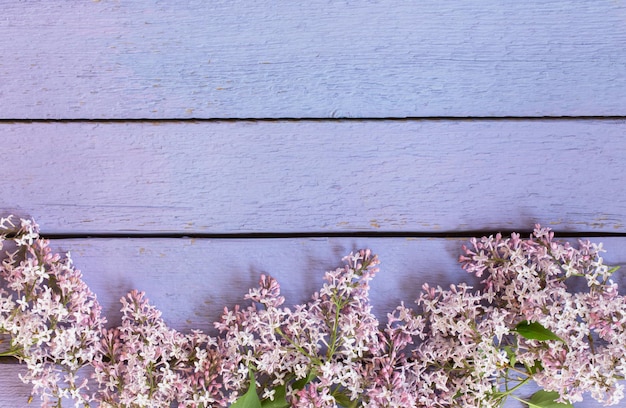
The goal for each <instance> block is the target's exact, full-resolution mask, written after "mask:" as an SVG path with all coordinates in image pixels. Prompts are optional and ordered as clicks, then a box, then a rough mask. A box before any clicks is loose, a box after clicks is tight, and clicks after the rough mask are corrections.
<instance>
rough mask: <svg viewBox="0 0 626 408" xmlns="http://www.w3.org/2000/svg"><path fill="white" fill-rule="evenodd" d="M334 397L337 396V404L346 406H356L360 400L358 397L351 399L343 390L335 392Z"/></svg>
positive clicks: (352, 407)
mask: <svg viewBox="0 0 626 408" xmlns="http://www.w3.org/2000/svg"><path fill="white" fill-rule="evenodd" d="M333 397H335V401H337V404H339V405H341V406H342V407H345V408H356V406H357V404H358V402H359V401H358V399H356V400H354V401H353V400H351V399H350V397H348V396H347V395H346V394H344V393H341V392H338V393H337V394H333Z"/></svg>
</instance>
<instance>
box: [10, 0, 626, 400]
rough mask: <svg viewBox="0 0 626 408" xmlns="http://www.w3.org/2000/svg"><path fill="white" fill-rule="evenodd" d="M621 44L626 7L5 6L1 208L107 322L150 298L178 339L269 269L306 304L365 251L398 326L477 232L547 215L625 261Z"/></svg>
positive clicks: (550, 222)
mask: <svg viewBox="0 0 626 408" xmlns="http://www.w3.org/2000/svg"><path fill="white" fill-rule="evenodd" d="M625 44H626V4H625V3H624V2H622V1H616V0H607V1H603V0H598V1H593V2H591V1H589V2H587V1H574V0H570V1H567V0H561V1H550V2H546V1H543V0H541V1H539V0H537V1H525V2H519V1H513V0H510V1H495V0H489V1H484V0H483V1H480V2H478V1H461V0H452V1H447V2H441V1H434V0H432V1H431V0H423V1H416V2H394V1H390V0H380V1H375V0H371V1H317V0H312V1H309V2H288V1H268V0H265V1H257V2H252V1H247V2H246V1H239V0H230V1H221V0H212V1H200V0H198V1H186V2H173V1H171V2H165V1H148V0H137V1H132V2H123V1H109V0H101V1H87V0H83V1H80V2H79V1H76V2H68V1H62V0H47V1H26V2H16V1H8V0H3V1H0V140H1V142H2V156H1V159H0V170H1V174H2V175H3V178H2V180H1V181H0V188H1V191H2V194H1V195H0V212H2V213H3V214H8V213H15V214H18V215H21V216H29V217H34V218H35V219H36V220H37V221H38V223H39V224H40V225H41V229H42V232H43V233H44V234H45V235H47V236H48V237H50V238H52V239H53V245H54V247H55V248H56V249H58V250H59V251H71V253H72V256H73V258H74V260H75V263H76V265H77V266H78V268H80V269H81V270H82V271H83V273H84V275H85V279H86V280H87V282H88V283H89V284H90V285H91V287H92V289H93V290H94V291H95V292H96V293H97V295H98V297H99V299H100V301H101V303H102V304H103V306H104V308H105V311H106V314H107V316H108V318H109V320H110V321H111V322H113V323H115V322H117V321H118V320H119V316H118V312H117V310H118V299H119V298H120V297H122V296H123V295H124V294H125V293H126V292H127V291H128V290H130V289H132V288H138V289H140V290H144V291H146V292H147V293H148V296H149V298H150V299H152V301H153V303H154V304H155V305H156V306H157V307H159V308H160V309H161V310H162V311H163V314H164V317H165V319H166V320H167V322H168V323H169V324H170V325H171V326H172V327H174V328H177V329H180V330H190V329H192V328H201V329H205V330H211V327H212V322H213V321H215V320H217V319H218V318H219V315H220V312H221V310H222V308H223V306H225V305H229V306H232V305H234V304H235V303H237V302H240V301H241V300H242V297H243V295H244V294H245V293H246V290H247V288H248V287H250V286H253V285H255V283H256V281H257V280H258V277H259V275H260V274H261V273H271V274H273V275H275V276H277V277H278V278H279V280H280V281H281V282H282V283H283V287H284V291H285V294H286V296H287V298H288V303H292V304H294V303H298V302H302V301H306V300H307V299H308V297H309V296H310V295H311V294H312V293H313V291H315V290H316V289H317V287H318V286H319V285H320V284H321V279H322V274H323V272H324V271H325V270H328V269H334V268H335V267H337V266H340V265H341V262H340V258H341V257H342V256H343V255H345V254H346V253H348V252H350V251H351V250H354V249H358V248H362V247H369V248H372V249H373V251H374V252H376V253H378V254H379V256H380V258H381V260H382V265H381V272H380V275H379V277H378V279H377V280H375V281H374V283H373V296H372V299H373V302H374V304H375V312H376V313H377V314H378V315H379V316H380V317H381V318H384V316H385V314H386V313H387V312H388V311H390V310H391V309H393V307H394V306H395V305H396V304H398V303H399V302H400V301H401V300H404V301H406V302H409V303H410V302H411V301H412V300H413V299H415V298H416V297H417V295H418V293H419V288H420V286H421V285H422V284H423V283H424V282H430V283H434V284H441V285H447V284H450V283H454V282H460V281H472V279H471V277H470V276H466V274H465V273H464V272H463V271H462V270H461V269H460V268H459V266H458V264H457V262H456V259H457V257H458V255H459V254H460V247H461V245H462V244H463V243H465V242H466V241H467V237H469V236H473V235H483V234H490V233H494V232H497V231H503V232H510V231H521V232H524V233H525V234H528V233H529V231H530V230H532V228H533V225H534V224H535V223H541V224H542V225H546V226H550V227H552V228H554V229H555V230H556V231H557V234H558V235H560V236H561V237H569V238H579V237H590V238H592V240H594V241H596V242H604V245H605V248H606V249H607V250H608V253H607V254H606V257H605V259H606V260H607V262H608V263H611V264H622V265H626V189H625V188H624V187H625V185H626V176H625V173H626V120H625V119H626V51H625V48H624V46H625ZM617 279H618V280H619V281H620V282H621V283H622V284H623V285H626V278H624V277H623V275H620V276H619V277H618V278H617ZM21 370H22V368H21V367H19V366H17V365H15V364H3V365H2V366H1V367H0V407H11V408H12V407H24V406H27V404H26V400H27V398H28V395H29V388H28V387H27V386H25V385H23V384H21V382H20V381H19V379H18V378H17V373H18V372H20V371H21ZM516 404H517V403H511V405H510V406H512V407H513V406H519V405H516ZM594 406H596V405H594V404H593V403H581V404H578V405H577V407H594Z"/></svg>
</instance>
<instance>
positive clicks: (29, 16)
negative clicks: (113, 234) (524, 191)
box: [0, 0, 626, 119]
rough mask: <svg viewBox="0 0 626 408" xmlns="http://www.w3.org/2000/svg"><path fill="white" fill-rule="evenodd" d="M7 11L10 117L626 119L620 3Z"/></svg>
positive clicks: (5, 90)
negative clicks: (560, 117) (611, 116)
mask: <svg viewBox="0 0 626 408" xmlns="http://www.w3.org/2000/svg"><path fill="white" fill-rule="evenodd" d="M1 7H2V19H0V49H1V50H2V53H1V54H0V75H2V81H1V82H0V102H1V103H0V118H13V119H17V118H22V119H23V118H286V117H289V118H302V117H320V118H330V117H352V118H363V117H407V116H414V117H424V116H458V117H472V116H473V117H475V116H539V117H541V116H578V115H587V116H588V115H625V114H626V110H625V109H626V108H625V106H626V93H625V92H623V90H624V89H626V52H625V51H624V49H625V48H624V44H625V43H626V24H625V23H624V21H626V5H625V4H624V3H623V2H619V1H593V2H592V1H588V2H585V1H577V0H558V1H552V2H545V1H541V0H533V1H523V2H520V1H514V0H507V1H500V0H488V1H481V2H469V3H468V2H466V1H462V0H453V1H448V2H441V1H436V0H425V1H415V2H397V1H392V0H380V1H369V2H347V1H345V2H338V1H337V2H328V1H317V0H315V1H309V2H291V1H273V0H264V1H257V2H249V1H241V0H235V1H233V0H228V1H226V0H215V1H210V2H205V1H187V2H176V3H168V2H154V1H150V0H138V1H132V2H108V1H101V2H93V1H81V2H67V1H63V0H49V1H46V2H11V1H3V2H2V5H1Z"/></svg>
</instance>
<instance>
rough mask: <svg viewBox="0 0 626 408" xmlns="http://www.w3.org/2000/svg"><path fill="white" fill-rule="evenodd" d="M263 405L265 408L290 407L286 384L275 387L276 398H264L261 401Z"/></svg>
mask: <svg viewBox="0 0 626 408" xmlns="http://www.w3.org/2000/svg"><path fill="white" fill-rule="evenodd" d="M261 407H263V408H289V403H288V402H287V387H286V386H285V384H283V385H279V386H278V387H276V388H274V399H273V400H270V399H269V398H268V399H264V400H263V401H261Z"/></svg>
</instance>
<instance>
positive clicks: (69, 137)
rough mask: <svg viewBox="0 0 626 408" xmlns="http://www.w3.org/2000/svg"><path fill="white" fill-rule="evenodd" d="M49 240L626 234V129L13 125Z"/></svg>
mask: <svg viewBox="0 0 626 408" xmlns="http://www.w3.org/2000/svg"><path fill="white" fill-rule="evenodd" d="M0 139H1V140H2V141H3V143H5V146H9V147H8V148H6V150H5V152H6V153H5V154H4V156H3V159H2V161H1V162H0V171H1V172H2V174H3V175H5V177H3V178H2V180H1V181H0V188H1V190H2V192H3V194H2V195H1V196H0V208H2V209H3V211H5V212H15V213H18V214H20V215H23V216H30V217H34V218H35V219H36V220H37V221H38V222H39V223H40V224H41V225H42V228H43V232H44V233H48V234H56V233H70V234H96V233H138V234H141V233H178V234H203V233H204V234H231V233H312V232H320V233H345V234H349V233H351V232H355V231H356V232H386V231H387V232H389V231H391V232H402V233H406V234H410V233H412V232H414V233H425V234H428V233H437V232H446V231H452V232H455V231H456V232H458V231H471V230H487V231H494V230H501V229H504V230H514V229H517V230H520V229H521V230H529V229H531V228H532V225H533V224H534V223H536V222H539V223H541V224H544V225H551V226H553V227H554V228H555V229H557V230H560V231H582V232H594V233H603V232H607V233H615V232H618V233H619V232H621V233H623V232H626V225H625V223H624V220H626V189H624V186H625V185H626V176H625V174H626V122H624V121H555V120H546V121H543V120H540V121H523V120H517V121H499V120H497V121H336V122H327V121H321V122H320V121H277V122H253V121H247V122H154V123H148V122H144V123H126V122H122V123H119V122H115V123H91V122H82V123H32V124H9V123H5V124H1V125H0Z"/></svg>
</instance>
